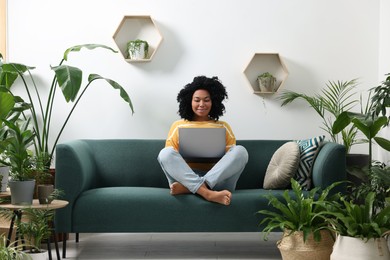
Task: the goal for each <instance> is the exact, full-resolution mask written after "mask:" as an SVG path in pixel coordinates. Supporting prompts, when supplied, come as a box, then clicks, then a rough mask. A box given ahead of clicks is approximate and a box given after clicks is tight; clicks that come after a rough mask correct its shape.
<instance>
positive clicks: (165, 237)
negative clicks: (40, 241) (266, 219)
mask: <svg viewBox="0 0 390 260" xmlns="http://www.w3.org/2000/svg"><path fill="white" fill-rule="evenodd" d="M280 236H281V233H273V234H271V235H270V237H269V240H268V241H263V238H262V234H260V233H163V234H159V233H152V234H150V233H142V234H133V233H131V234H121V233H116V234H111V233H109V234H80V242H79V243H75V240H74V235H73V234H71V235H70V239H69V240H68V242H67V255H66V256H67V257H66V259H105V260H109V259H263V260H265V259H282V258H281V256H280V253H279V250H278V249H277V247H276V241H277V240H278V239H279V238H280ZM59 246H60V250H61V256H62V249H61V248H62V242H60V243H59ZM53 253H54V254H53V259H56V258H55V251H54V250H53Z"/></svg>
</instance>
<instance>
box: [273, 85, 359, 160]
mask: <svg viewBox="0 0 390 260" xmlns="http://www.w3.org/2000/svg"><path fill="white" fill-rule="evenodd" d="M356 85H357V82H356V79H353V80H350V81H337V82H335V81H329V82H328V84H326V88H325V89H323V90H322V91H321V94H316V95H314V96H308V95H306V94H301V93H297V92H293V91H284V92H282V94H281V95H280V96H279V99H280V100H281V101H282V106H285V105H287V104H289V103H292V102H293V101H295V100H297V99H302V100H304V101H306V102H307V103H308V104H309V105H310V106H311V107H312V108H313V109H314V110H315V111H316V112H317V114H318V115H319V116H320V117H321V118H322V120H323V126H322V127H321V129H323V130H324V131H326V132H327V133H328V134H329V136H330V138H331V140H332V142H335V143H341V144H344V145H345V148H346V151H347V153H349V151H350V149H351V146H352V145H354V144H356V143H359V140H357V138H356V134H357V129H356V128H355V127H354V126H351V127H350V128H348V129H347V128H346V129H343V131H341V134H338V133H337V134H335V133H333V132H332V127H333V124H334V121H335V120H336V118H337V117H338V116H339V115H340V114H341V113H342V112H344V111H349V110H351V109H352V108H353V107H354V106H355V105H356V104H357V103H358V102H359V101H358V100H357V99H354V96H355V95H356V92H355V91H354V90H355V88H356Z"/></svg>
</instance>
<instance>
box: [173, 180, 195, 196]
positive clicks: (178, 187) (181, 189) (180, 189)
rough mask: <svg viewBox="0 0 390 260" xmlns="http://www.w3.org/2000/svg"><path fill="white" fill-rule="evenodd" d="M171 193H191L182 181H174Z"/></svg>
mask: <svg viewBox="0 0 390 260" xmlns="http://www.w3.org/2000/svg"><path fill="white" fill-rule="evenodd" d="M170 188H171V195H180V194H188V193H191V192H190V191H189V190H188V189H187V187H185V186H184V185H183V184H181V183H180V182H174V183H172V184H171V187H170Z"/></svg>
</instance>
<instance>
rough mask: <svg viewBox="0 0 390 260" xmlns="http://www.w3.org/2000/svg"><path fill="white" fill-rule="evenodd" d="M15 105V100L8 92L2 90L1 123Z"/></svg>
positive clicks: (0, 101) (0, 102)
mask: <svg viewBox="0 0 390 260" xmlns="http://www.w3.org/2000/svg"><path fill="white" fill-rule="evenodd" d="M14 106H15V100H14V98H13V97H12V95H11V94H10V93H8V92H0V123H1V122H2V120H3V119H5V118H7V115H8V114H9V112H11V110H12V109H13V108H14Z"/></svg>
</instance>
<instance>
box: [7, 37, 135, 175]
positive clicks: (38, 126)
mask: <svg viewBox="0 0 390 260" xmlns="http://www.w3.org/2000/svg"><path fill="white" fill-rule="evenodd" d="M83 48H85V49H89V50H93V49H97V48H99V49H105V50H109V51H111V52H114V53H116V52H117V51H115V50H113V49H112V48H110V47H108V46H105V45H101V44H84V45H76V46H73V47H71V48H68V49H67V50H66V51H65V52H64V55H63V57H62V59H61V61H60V62H59V64H58V65H57V66H53V67H51V69H52V71H53V72H54V75H53V79H52V81H51V85H50V87H49V91H48V93H47V100H46V102H44V101H43V100H42V96H43V95H41V93H40V92H39V88H38V86H37V84H36V81H35V79H34V77H33V75H32V73H31V70H33V69H34V67H31V66H27V65H24V64H18V63H3V64H1V63H0V93H1V92H6V91H10V93H12V89H11V87H12V86H13V85H14V83H15V81H16V80H17V79H18V78H19V79H20V81H21V84H22V85H23V86H24V89H25V92H26V95H27V98H28V103H29V104H30V108H29V110H30V112H31V118H32V125H33V129H34V133H35V139H34V148H35V154H36V155H39V156H40V157H41V158H45V157H46V158H47V161H46V162H45V165H46V166H47V167H50V165H51V161H52V158H53V153H54V151H55V147H56V145H57V143H58V140H59V138H60V137H61V134H62V132H63V131H64V128H65V126H66V125H67V123H68V121H69V118H70V117H71V115H72V113H73V111H74V109H75V108H76V106H77V104H78V103H79V101H80V99H81V98H82V96H83V95H84V94H85V92H86V90H87V89H88V88H89V86H90V85H91V84H92V82H94V81H97V80H104V81H106V82H107V83H108V85H110V86H111V87H113V88H114V89H117V90H119V93H120V96H121V98H122V99H123V100H124V101H125V102H126V103H128V105H129V106H130V109H131V111H132V112H133V105H132V102H131V100H130V97H129V95H128V94H127V92H126V91H125V89H124V88H123V87H122V86H121V85H119V84H118V83H117V82H116V81H114V80H111V79H108V78H104V77H102V76H100V75H98V74H90V75H89V76H88V82H87V83H86V84H85V85H84V86H83V87H82V79H83V72H82V70H81V69H79V68H77V67H75V66H70V65H67V64H65V62H66V61H68V56H69V54H70V53H72V52H79V51H81V50H82V49H83ZM58 88H60V89H61V92H62V94H63V96H64V98H65V100H66V101H67V102H72V103H73V105H72V107H71V109H70V110H69V113H68V115H67V117H66V118H65V120H64V122H63V124H62V127H61V128H60V130H59V131H58V132H57V133H54V134H53V133H52V132H51V131H50V130H51V129H50V127H51V123H52V121H51V120H52V112H53V109H54V107H55V106H54V103H55V102H54V101H55V96H56V92H57V89H58ZM2 102H3V100H2V99H1V96H0V104H2ZM23 115H24V116H25V118H27V117H28V115H26V114H25V113H23ZM50 136H53V137H54V142H53V143H52V144H49V137H50Z"/></svg>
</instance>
